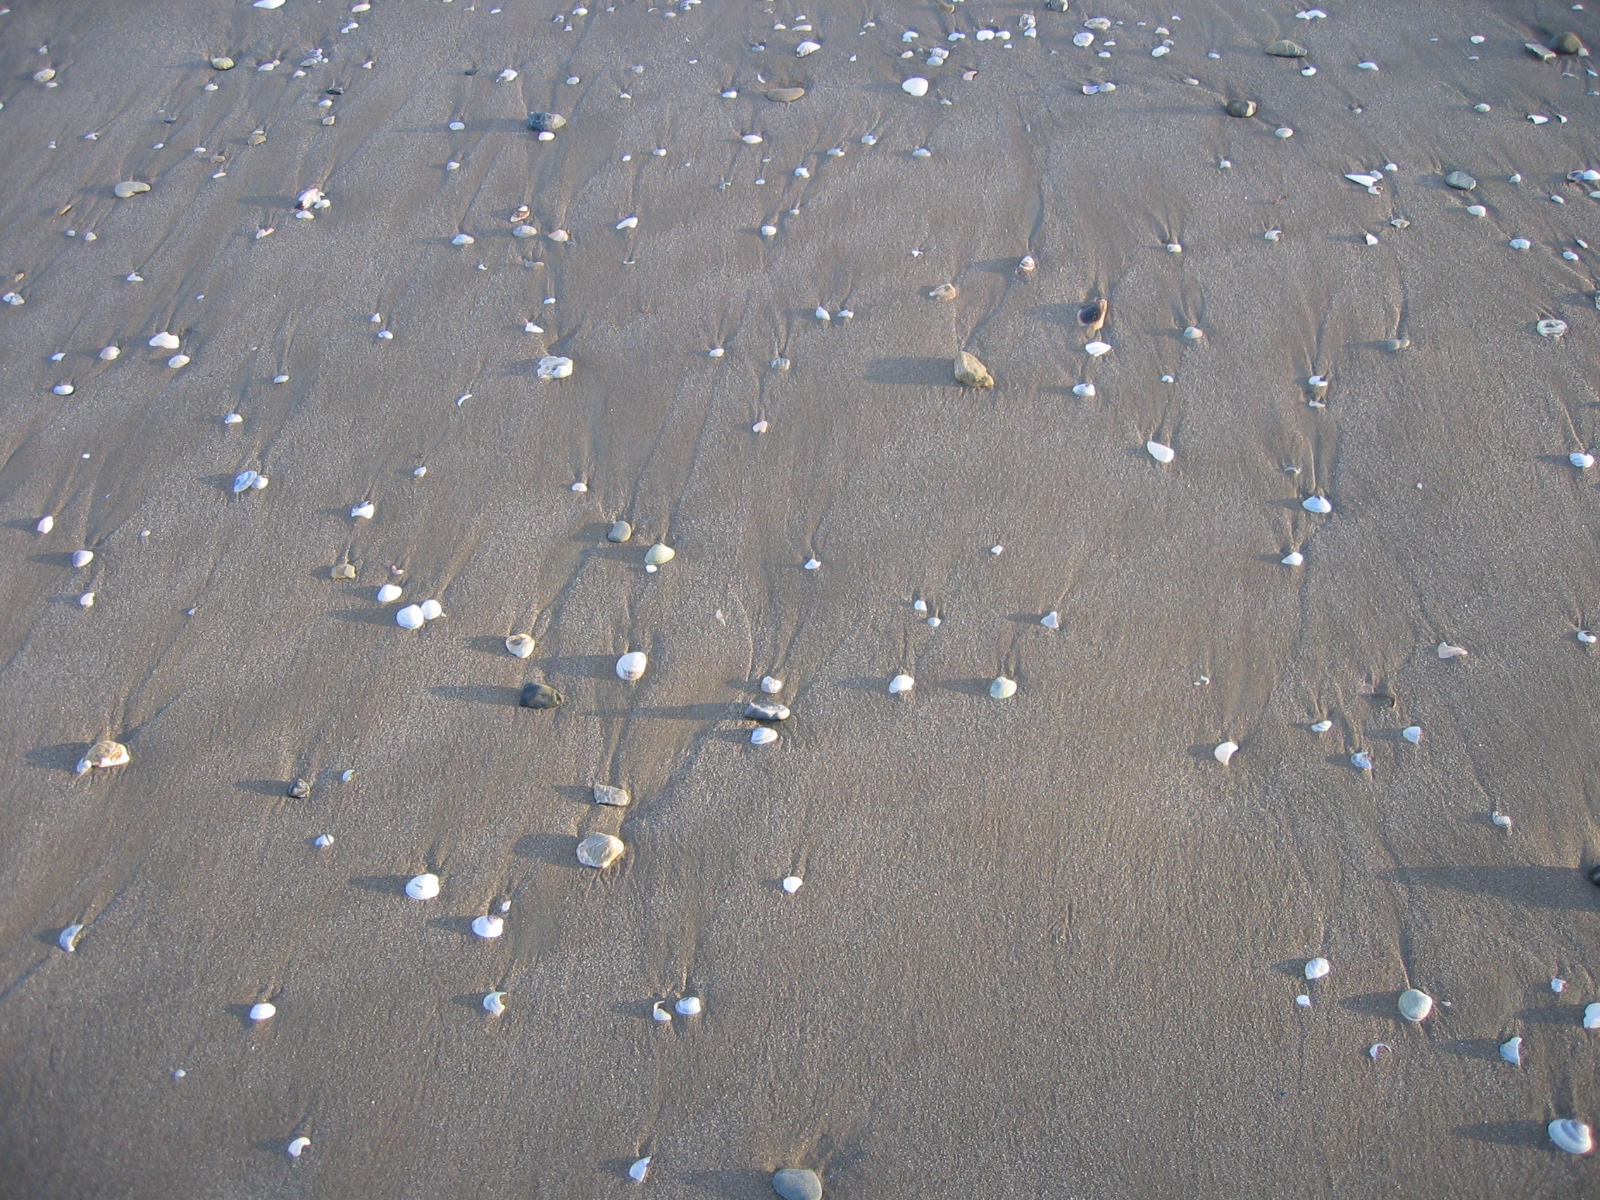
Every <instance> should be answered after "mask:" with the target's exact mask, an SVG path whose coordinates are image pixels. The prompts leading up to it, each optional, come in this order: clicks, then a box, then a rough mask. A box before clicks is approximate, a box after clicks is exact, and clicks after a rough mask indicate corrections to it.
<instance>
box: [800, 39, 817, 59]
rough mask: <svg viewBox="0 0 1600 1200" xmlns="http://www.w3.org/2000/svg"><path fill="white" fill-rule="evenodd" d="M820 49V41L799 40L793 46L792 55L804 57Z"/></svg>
mask: <svg viewBox="0 0 1600 1200" xmlns="http://www.w3.org/2000/svg"><path fill="white" fill-rule="evenodd" d="M821 49H822V43H820V42H811V41H806V42H801V43H800V44H799V45H798V46H796V47H795V48H794V56H795V57H796V58H804V57H805V56H806V55H808V54H815V53H816V52H817V51H818V50H821Z"/></svg>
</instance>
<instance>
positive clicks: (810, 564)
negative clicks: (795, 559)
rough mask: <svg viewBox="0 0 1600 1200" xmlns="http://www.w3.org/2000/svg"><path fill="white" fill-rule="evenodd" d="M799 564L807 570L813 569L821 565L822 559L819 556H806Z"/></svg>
mask: <svg viewBox="0 0 1600 1200" xmlns="http://www.w3.org/2000/svg"><path fill="white" fill-rule="evenodd" d="M800 565H801V566H802V567H803V568H804V569H805V570H807V571H815V570H817V569H818V568H819V567H821V566H822V560H821V559H820V558H808V559H806V561H805V562H803V563H801V564H800Z"/></svg>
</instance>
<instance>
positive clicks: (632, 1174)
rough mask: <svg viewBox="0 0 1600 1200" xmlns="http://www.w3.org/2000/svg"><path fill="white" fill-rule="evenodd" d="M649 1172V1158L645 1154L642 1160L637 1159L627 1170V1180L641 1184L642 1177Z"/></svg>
mask: <svg viewBox="0 0 1600 1200" xmlns="http://www.w3.org/2000/svg"><path fill="white" fill-rule="evenodd" d="M649 1172H650V1156H649V1155H648V1154H647V1155H645V1156H644V1157H643V1158H637V1159H635V1160H634V1162H633V1166H631V1167H629V1168H628V1178H629V1179H631V1180H633V1181H634V1182H635V1183H643V1182H644V1177H645V1176H646V1175H647V1174H649Z"/></svg>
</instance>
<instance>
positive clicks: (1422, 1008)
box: [1397, 988, 1433, 1023]
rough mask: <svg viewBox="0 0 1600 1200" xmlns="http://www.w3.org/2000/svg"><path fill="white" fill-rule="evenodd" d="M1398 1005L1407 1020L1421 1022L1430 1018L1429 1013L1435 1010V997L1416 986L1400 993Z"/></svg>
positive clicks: (1402, 1015)
mask: <svg viewBox="0 0 1600 1200" xmlns="http://www.w3.org/2000/svg"><path fill="white" fill-rule="evenodd" d="M1397 1007H1398V1008H1399V1009H1400V1015H1401V1017H1403V1018H1404V1019H1405V1020H1407V1021H1411V1022H1414V1023H1415V1022H1420V1021H1426V1020H1427V1019H1428V1014H1429V1013H1431V1012H1432V1011H1433V997H1432V996H1430V995H1428V993H1427V992H1420V991H1418V990H1417V989H1416V988H1407V989H1406V990H1405V991H1403V992H1401V993H1400V1001H1399V1004H1398V1005H1397Z"/></svg>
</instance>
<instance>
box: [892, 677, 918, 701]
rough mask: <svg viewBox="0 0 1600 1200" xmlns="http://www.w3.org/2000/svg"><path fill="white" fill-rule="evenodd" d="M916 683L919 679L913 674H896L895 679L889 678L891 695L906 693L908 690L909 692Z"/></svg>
mask: <svg viewBox="0 0 1600 1200" xmlns="http://www.w3.org/2000/svg"><path fill="white" fill-rule="evenodd" d="M916 685H917V681H916V680H915V679H913V678H912V677H911V676H909V675H904V674H901V675H896V676H895V677H894V678H893V679H891V680H889V695H891V696H901V695H904V694H905V693H906V692H909V691H910V690H911V689H912V688H914V687H916Z"/></svg>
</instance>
